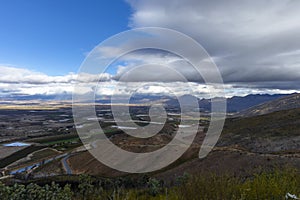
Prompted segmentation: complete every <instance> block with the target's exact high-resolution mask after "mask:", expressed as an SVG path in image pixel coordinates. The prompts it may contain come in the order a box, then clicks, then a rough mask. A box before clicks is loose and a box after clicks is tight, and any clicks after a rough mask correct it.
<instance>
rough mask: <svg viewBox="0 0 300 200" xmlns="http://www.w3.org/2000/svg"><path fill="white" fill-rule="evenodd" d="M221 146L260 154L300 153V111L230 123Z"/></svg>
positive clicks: (219, 144) (292, 110)
mask: <svg viewBox="0 0 300 200" xmlns="http://www.w3.org/2000/svg"><path fill="white" fill-rule="evenodd" d="M218 146H237V147H239V148H241V149H245V150H247V151H250V152H259V153H285V152H299V149H300V109H299V108H298V109H291V110H284V111H277V112H273V113H269V114H266V115H260V116H253V117H248V118H232V119H227V120H226V123H225V127H224V130H223V133H222V137H221V139H220V140H219V143H218Z"/></svg>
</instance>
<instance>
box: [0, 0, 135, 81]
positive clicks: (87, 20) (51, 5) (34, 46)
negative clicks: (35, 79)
mask: <svg viewBox="0 0 300 200" xmlns="http://www.w3.org/2000/svg"><path fill="white" fill-rule="evenodd" d="M130 13H131V8H130V6H129V5H128V4H127V3H126V2H124V1H122V0H88V1H76V0H75V1H74V0H50V1H47V0H25V1H24V0H0V29H1V31H0V64H2V65H6V66H7V65H9V66H10V65H11V66H16V67H21V68H26V69H29V70H34V71H38V72H42V73H45V74H48V75H64V74H67V73H69V72H77V70H78V68H79V66H80V64H81V62H82V61H83V59H84V58H85V56H86V53H87V52H89V51H91V50H92V49H93V47H95V46H96V45H97V44H99V43H100V42H101V41H102V40H104V39H106V38H108V37H110V36H112V35H114V34H117V33H119V32H121V31H124V30H127V29H129V28H128V19H129V17H130Z"/></svg>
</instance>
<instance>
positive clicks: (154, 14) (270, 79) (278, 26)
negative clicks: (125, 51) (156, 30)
mask: <svg viewBox="0 0 300 200" xmlns="http://www.w3.org/2000/svg"><path fill="white" fill-rule="evenodd" d="M299 9H300V1H298V0H260V1H255V2H254V1H250V0H245V1H242V2H241V1H239V0H226V1H225V0H216V1H206V0H185V1H182V0H168V1H161V0H160V1H159V0H127V1H125V0H124V1H123V0H114V1H111V0H101V1H99V0H89V1H81V0H78V1H72V0H44V1H40V0H27V1H22V0H0V28H1V31H0V96H8V95H35V94H43V95H61V94H65V93H68V94H69V93H72V92H73V86H74V85H73V84H74V82H76V81H78V75H77V72H78V70H79V67H80V66H81V64H82V62H83V61H84V60H85V58H86V57H87V56H88V55H89V54H88V53H89V52H90V51H91V50H93V49H94V48H95V47H96V46H97V45H98V44H99V43H101V42H102V41H104V40H106V39H107V38H109V37H111V36H113V35H115V34H118V33H120V32H122V31H126V30H131V29H134V28H141V27H163V28H170V29H174V30H176V31H180V32H182V33H184V34H186V35H187V36H189V37H191V38H193V39H194V40H195V41H197V42H198V43H199V44H201V45H202V46H203V47H204V49H205V50H206V51H207V52H208V54H209V55H210V56H211V58H212V59H213V61H214V62H215V64H216V65H217V67H218V69H219V71H220V73H221V75H222V78H223V80H224V84H225V86H224V87H225V92H226V96H234V95H239V96H243V95H247V94H257V93H270V94H274V93H293V92H299V90H300V88H299V85H300V23H299V21H300V13H299ZM176 45H177V46H176ZM176 47H177V48H180V46H178V44H176V42H174V48H176ZM100 50H101V53H102V55H106V56H109V55H110V54H111V53H113V54H114V53H117V52H119V50H118V49H117V48H115V47H111V46H108V47H106V48H105V49H104V48H102V49H100ZM104 50H105V51H104ZM151 62H152V63H153V62H160V63H163V64H167V65H169V66H171V68H172V69H173V70H175V71H176V72H178V73H180V74H183V75H184V76H185V77H186V78H187V80H188V83H186V82H181V81H178V80H176V78H173V77H172V75H171V74H170V73H168V72H166V71H165V69H164V68H163V67H162V68H159V67H158V66H155V65H152V67H151V66H147V68H145V69H144V70H142V69H143V68H141V70H138V71H134V70H133V71H131V72H130V70H132V69H133V67H134V65H137V64H139V65H140V64H147V63H150V64H151ZM154 69H155V70H154ZM128 73H132V74H131V76H127V79H126V81H124V80H125V79H122V78H120V77H122V76H123V75H124V74H127V75H128ZM164 74H166V75H165V76H164ZM104 76H105V80H104V81H103V82H102V83H101V85H100V87H99V88H98V89H97V93H99V94H100V95H101V94H104V95H105V94H112V89H111V88H115V85H119V86H120V88H119V89H118V90H117V94H123V93H126V92H128V91H127V90H128V88H130V87H131V86H132V85H134V86H136V87H138V85H139V82H141V81H143V82H152V83H153V82H155V84H158V85H159V83H164V84H165V85H166V84H167V86H168V87H169V86H175V87H174V88H175V89H176V91H177V92H179V93H181V94H185V93H188V92H191V91H192V93H193V94H195V95H204V94H206V93H207V92H208V91H207V87H205V85H203V83H202V82H201V80H200V79H199V80H198V79H197V77H196V78H195V71H193V70H190V68H189V66H188V64H187V63H186V62H184V61H183V60H182V59H180V58H178V57H177V56H175V55H173V54H170V53H168V52H163V51H153V50H148V51H140V52H132V53H130V54H129V55H127V56H124V57H123V58H122V59H120V61H119V62H118V63H116V64H115V65H114V66H113V67H112V68H111V69H110V70H108V71H106V72H105V74H104ZM128 77H130V79H129V80H128ZM81 78H82V77H81ZM83 79H84V81H92V82H96V79H97V78H96V77H95V76H94V75H93V74H90V75H86V77H83ZM80 81H81V82H84V81H83V80H80ZM130 84H131V85H130ZM187 86H189V87H192V88H191V90H186V89H185V88H186V87H187ZM85 87H86V88H85V90H82V91H90V90H91V88H88V87H89V86H88V84H86V85H85ZM139 91H142V92H145V93H161V92H163V91H164V89H163V88H162V87H160V86H152V87H149V86H147V87H144V88H142V89H141V90H139Z"/></svg>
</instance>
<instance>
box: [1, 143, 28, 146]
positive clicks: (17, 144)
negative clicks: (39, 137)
mask: <svg viewBox="0 0 300 200" xmlns="http://www.w3.org/2000/svg"><path fill="white" fill-rule="evenodd" d="M30 145H31V144H28V143H24V142H13V143H9V144H3V146H5V147H26V146H30Z"/></svg>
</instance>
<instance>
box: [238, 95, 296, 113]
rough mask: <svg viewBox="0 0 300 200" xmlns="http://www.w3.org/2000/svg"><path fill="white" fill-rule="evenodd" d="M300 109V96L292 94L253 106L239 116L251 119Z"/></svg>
mask: <svg viewBox="0 0 300 200" xmlns="http://www.w3.org/2000/svg"><path fill="white" fill-rule="evenodd" d="M295 108H300V94H292V95H288V96H285V97H281V98H279V99H275V100H273V101H269V102H265V103H263V104H260V105H257V106H253V107H251V108H249V109H246V110H244V111H241V112H240V113H239V114H238V116H240V117H250V116H256V115H264V114H268V113H272V112H275V111H281V110H289V109H295Z"/></svg>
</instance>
